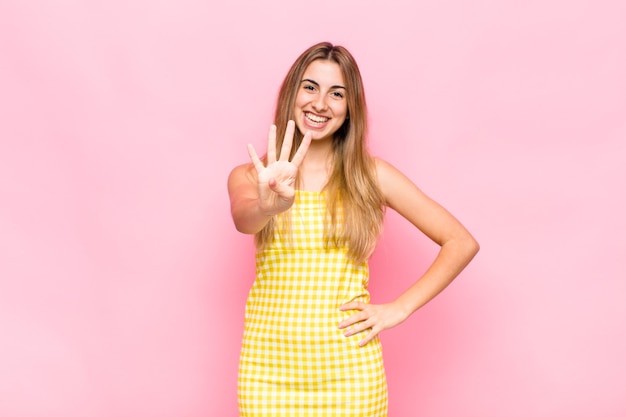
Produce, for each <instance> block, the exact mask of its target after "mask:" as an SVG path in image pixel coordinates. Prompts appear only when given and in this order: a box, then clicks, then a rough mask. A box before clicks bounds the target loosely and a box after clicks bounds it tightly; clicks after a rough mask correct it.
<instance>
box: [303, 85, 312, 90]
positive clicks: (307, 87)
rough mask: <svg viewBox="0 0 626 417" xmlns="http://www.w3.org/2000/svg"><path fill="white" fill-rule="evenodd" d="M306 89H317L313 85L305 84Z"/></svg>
mask: <svg viewBox="0 0 626 417" xmlns="http://www.w3.org/2000/svg"><path fill="white" fill-rule="evenodd" d="M304 89H305V90H308V91H315V87H313V86H312V85H305V86H304Z"/></svg>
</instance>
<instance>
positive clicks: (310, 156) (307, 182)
mask: <svg viewBox="0 0 626 417" xmlns="http://www.w3.org/2000/svg"><path fill="white" fill-rule="evenodd" d="M333 154H334V152H333V146H332V142H331V141H330V140H320V141H312V142H311V145H310V146H309V149H308V151H307V153H306V156H305V157H304V160H303V161H302V165H300V189H302V190H307V191H321V190H322V188H324V186H325V185H326V183H327V182H328V178H329V176H330V172H331V170H332V164H333Z"/></svg>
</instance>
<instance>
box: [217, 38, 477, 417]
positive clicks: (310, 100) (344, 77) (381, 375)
mask: <svg viewBox="0 0 626 417" xmlns="http://www.w3.org/2000/svg"><path fill="white" fill-rule="evenodd" d="M274 123H275V124H274V125H273V126H272V127H271V128H270V132H269V139H268V145H267V154H266V156H265V157H264V158H263V159H261V158H259V156H258V154H257V152H256V151H255V149H254V148H253V147H252V146H251V145H248V152H249V155H250V159H251V163H248V164H244V165H241V166H238V167H236V168H235V169H234V170H233V171H232V173H231V175H230V177H229V179H228V191H229V195H230V203H231V213H232V217H233V220H234V223H235V226H236V228H237V230H239V231H240V232H243V233H248V234H254V235H255V241H256V245H257V254H256V280H255V282H254V284H253V286H252V288H251V290H250V294H249V296H248V301H247V303H246V313H245V330H244V336H243V343H242V350H241V356H240V364H239V379H238V381H239V383H238V394H239V396H238V398H239V410H240V413H241V416H242V417H253V416H254V417H256V416H360V417H363V416H372V417H373V416H377V417H381V416H386V415H387V384H386V379H385V371H384V368H383V360H382V350H381V346H380V341H379V338H378V335H379V333H380V332H381V331H383V330H385V329H389V328H391V327H394V326H397V325H398V324H400V323H402V322H403V321H404V320H406V318H407V317H409V315H411V314H412V313H414V312H415V311H416V310H418V309H419V308H420V307H422V306H423V305H424V304H426V303H427V302H428V301H429V300H431V299H432V298H433V297H435V296H436V295H437V294H438V293H439V292H440V291H442V290H443V289H444V288H445V287H446V286H447V285H448V284H450V282H451V281H452V280H453V279H454V278H455V277H456V276H457V275H458V274H459V273H460V272H461V270H463V268H464V267H465V266H466V265H467V264H468V263H469V262H470V260H471V259H472V258H473V257H474V255H475V254H476V253H477V251H478V244H477V242H476V240H475V239H474V238H473V237H472V236H471V235H470V233H469V232H468V231H467V230H466V229H465V228H464V227H463V226H462V225H461V223H459V221H457V220H456V219H455V218H454V217H453V216H452V215H451V214H450V213H449V212H448V211H446V210H445V209H444V208H443V207H442V206H440V205H439V204H438V203H436V202H435V201H433V200H432V199H430V198H429V197H427V196H426V195H425V194H424V193H423V192H422V191H420V189H419V188H418V187H417V186H416V185H415V184H413V183H412V182H411V181H410V180H409V179H408V178H407V177H406V176H405V175H403V174H402V173H401V172H400V171H398V170H397V169H396V168H394V167H393V166H392V165H390V164H389V163H387V162H385V161H383V160H381V159H378V158H374V157H372V156H371V155H370V154H369V153H368V151H367V148H366V143H365V139H366V132H367V110H366V103H365V95H364V91H363V83H362V80H361V75H360V72H359V69H358V67H357V64H356V62H355V60H354V58H353V57H352V55H351V54H350V53H349V52H348V51H347V50H346V49H345V48H343V47H341V46H334V45H332V44H330V43H327V42H324V43H320V44H317V45H314V46H312V47H311V48H309V49H308V50H306V51H305V52H304V53H303V54H302V55H301V56H300V57H299V58H298V59H297V60H296V61H295V63H294V64H293V66H292V67H291V69H290V70H289V72H288V74H287V76H286V77H285V79H284V81H283V84H282V86H281V89H280V93H279V97H278V103H277V107H276V114H275V121H274ZM386 207H390V208H392V209H394V210H396V211H397V212H398V213H400V214H401V215H402V216H404V217H405V218H406V219H407V220H409V222H411V223H412V224H413V225H414V226H415V227H416V228H417V229H418V230H419V231H421V232H422V233H424V234H426V235H427V236H428V237H429V238H431V239H432V240H433V241H435V242H436V243H438V244H439V245H440V246H441V249H440V251H439V254H438V256H437V257H436V259H435V260H434V262H433V263H432V265H431V266H430V267H429V268H428V270H427V271H426V272H425V273H424V275H423V276H422V277H420V278H419V279H418V280H417V281H416V282H415V283H414V284H413V285H412V286H411V287H410V288H408V289H407V290H406V291H405V292H404V293H402V294H399V295H398V297H397V298H396V299H395V300H394V301H393V302H391V303H388V304H381V305H374V304H370V297H369V293H368V290H367V283H368V278H369V275H368V264H367V260H368V258H369V256H370V255H371V254H372V251H373V250H374V247H375V245H376V242H377V239H378V237H379V234H380V232H381V227H382V222H383V216H384V211H385V208H386Z"/></svg>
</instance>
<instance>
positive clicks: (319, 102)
mask: <svg viewBox="0 0 626 417" xmlns="http://www.w3.org/2000/svg"><path fill="white" fill-rule="evenodd" d="M312 104H313V110H315V111H323V110H326V108H327V107H328V106H327V103H326V97H324V95H323V94H319V95H318V96H317V97H316V98H315V100H313V103H312Z"/></svg>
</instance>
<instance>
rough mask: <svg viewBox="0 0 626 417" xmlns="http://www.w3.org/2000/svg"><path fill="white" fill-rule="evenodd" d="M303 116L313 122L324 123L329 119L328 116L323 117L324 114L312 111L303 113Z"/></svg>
mask: <svg viewBox="0 0 626 417" xmlns="http://www.w3.org/2000/svg"><path fill="white" fill-rule="evenodd" d="M304 117H306V118H307V120H309V121H311V122H313V123H315V124H322V123H326V122H327V121H328V120H330V118H329V117H324V116H317V115H315V114H313V113H308V112H306V113H304Z"/></svg>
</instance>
